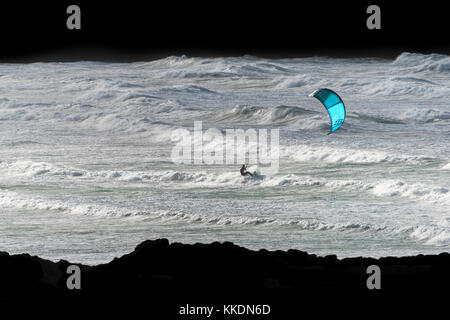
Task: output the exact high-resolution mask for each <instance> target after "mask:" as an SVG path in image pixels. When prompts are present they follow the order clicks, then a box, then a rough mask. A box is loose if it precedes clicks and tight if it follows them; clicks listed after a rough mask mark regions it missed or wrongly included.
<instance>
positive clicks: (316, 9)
mask: <svg viewBox="0 0 450 320" xmlns="http://www.w3.org/2000/svg"><path fill="white" fill-rule="evenodd" d="M71 4H76V5H78V6H79V7H80V8H81V30H68V29H67V27H66V20H67V18H68V17H69V16H70V14H67V13H66V9H67V7H68V6H69V5H71ZM371 4H377V5H378V6H379V7H380V9H381V29H380V30H369V29H368V28H367V27H366V20H367V18H368V17H369V14H367V13H366V10H367V7H368V6H369V5H371ZM325 6H326V10H323V8H324V7H325ZM446 19H447V17H446V11H445V10H443V8H441V5H439V4H432V3H429V5H427V6H418V5H413V4H411V3H409V2H406V1H399V2H396V3H395V4H394V3H385V1H376V2H372V1H370V2H369V1H361V2H358V3H333V2H330V3H328V4H326V3H323V2H320V3H302V4H301V5H299V6H297V7H294V6H292V4H291V3H289V2H287V1H278V2H277V3H276V4H269V5H263V4H257V3H255V4H253V3H251V2H247V3H244V4H242V3H239V2H237V1H229V2H226V3H218V4H217V5H216V7H212V6H211V5H210V4H209V3H208V2H204V1H200V2H196V3H185V4H172V3H156V4H155V3H152V4H149V3H148V4H143V3H139V2H133V1H131V2H128V3H127V6H126V7H123V6H117V5H112V4H109V3H107V2H101V1H100V2H96V3H95V4H94V3H88V2H86V1H82V0H81V1H80V0H79V1H73V2H72V1H71V2H69V1H65V0H64V1H61V2H59V3H57V4H53V3H33V4H28V5H24V4H17V3H16V4H11V3H8V4H5V5H3V6H2V10H1V12H0V30H2V31H1V33H2V50H1V51H0V62H12V63H18V62H44V61H55V62H58V61H80V60H84V61H86V60H94V61H111V62H131V61H147V60H153V59H158V58H162V57H166V56H170V55H183V54H184V55H187V56H199V57H218V56H243V55H252V56H258V57H263V58H292V57H307V56H329V57H340V58H346V57H379V58H388V59H393V58H395V57H396V56H398V55H399V54H400V53H402V52H415V53H425V54H427V53H441V54H450V44H449V42H448V39H447V38H446V37H445V36H444V35H445V34H446V32H447V30H448V25H447V22H446V21H447V20H446Z"/></svg>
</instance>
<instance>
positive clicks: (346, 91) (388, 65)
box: [0, 53, 450, 263]
mask: <svg viewBox="0 0 450 320" xmlns="http://www.w3.org/2000/svg"><path fill="white" fill-rule="evenodd" d="M320 87H329V88H331V89H334V90H335V91H337V92H338V93H339V94H340V96H341V97H342V98H343V99H344V101H345V103H346V106H347V119H346V122H345V123H344V125H343V127H342V128H341V129H340V130H339V131H338V132H336V133H335V134H332V135H327V133H328V130H329V119H328V116H327V114H326V112H325V110H324V109H323V107H322V106H321V104H320V103H319V102H318V101H317V100H315V99H313V98H310V97H308V94H309V93H311V92H312V91H314V90H315V89H317V88H320ZM449 99H450V57H448V56H443V55H418V54H411V53H404V54H402V55H401V56H399V57H398V58H397V59H395V60H394V61H390V60H380V59H350V60H346V59H330V58H307V59H285V60H267V59H260V58H255V57H239V58H215V59H205V58H187V57H168V58H166V59H162V60H157V61H152V62H141V63H130V64H111V63H99V62H77V63H34V64H0V133H1V134H0V145H1V149H0V250H3V251H8V252H11V253H19V252H29V253H32V254H36V255H40V256H42V257H45V258H50V259H54V260H58V259H68V260H71V261H77V262H84V263H98V262H106V261H108V260H110V259H112V258H113V257H114V256H118V255H121V254H124V253H127V252H129V251H131V250H132V249H133V248H134V247H135V246H136V245H137V244H138V243H139V242H140V241H143V240H145V239H154V238H158V237H167V238H168V239H169V240H170V241H180V242H189V243H191V242H211V241H215V240H219V241H225V240H227V241H233V242H235V243H237V244H240V245H244V246H247V247H250V248H253V249H258V248H267V249H288V248H296V249H301V250H306V251H308V252H310V253H316V254H320V255H324V254H337V255H338V256H339V257H348V256H358V255H364V256H375V257H378V256H385V255H410V254H419V253H424V254H426V253H438V252H443V251H449V248H450V226H449V222H450V209H449V205H450V191H449V190H450V183H449V181H450V170H449V169H450V168H449V165H450V147H449V143H448V141H449V138H450V104H449V103H448V101H449ZM194 120H201V121H203V126H204V128H208V127H216V128H218V129H220V130H223V129H226V128H243V129H246V128H278V129H280V154H281V158H280V170H279V172H278V173H277V174H275V175H272V176H265V177H262V178H259V179H248V178H243V177H241V176H240V174H239V171H238V169H239V164H237V165H235V166H227V165H214V166H209V165H187V164H185V165H176V164H174V163H173V162H172V161H171V158H170V155H171V150H172V147H173V146H174V143H173V142H172V141H171V139H170V137H171V134H172V132H173V130H175V129H177V128H187V129H189V130H192V127H193V121H194Z"/></svg>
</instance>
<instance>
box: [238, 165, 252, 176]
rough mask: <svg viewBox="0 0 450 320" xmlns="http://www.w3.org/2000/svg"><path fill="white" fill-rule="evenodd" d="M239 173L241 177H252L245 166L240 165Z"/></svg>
mask: <svg viewBox="0 0 450 320" xmlns="http://www.w3.org/2000/svg"><path fill="white" fill-rule="evenodd" d="M240 171H241V176H247V175H249V176H252V177H253V173H251V172H249V171H247V166H246V165H245V164H243V165H242V167H241V170H240Z"/></svg>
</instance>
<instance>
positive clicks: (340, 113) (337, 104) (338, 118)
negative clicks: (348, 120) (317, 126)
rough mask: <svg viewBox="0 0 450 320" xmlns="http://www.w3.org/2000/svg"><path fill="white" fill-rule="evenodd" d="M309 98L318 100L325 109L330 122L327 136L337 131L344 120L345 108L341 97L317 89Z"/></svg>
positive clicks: (327, 90) (332, 92)
mask: <svg viewBox="0 0 450 320" xmlns="http://www.w3.org/2000/svg"><path fill="white" fill-rule="evenodd" d="M309 96H310V97H315V98H317V99H319V100H320V102H322V103H323V105H324V106H325V108H327V111H328V114H329V115H330V120H331V130H330V132H329V133H328V134H330V133H333V132H335V131H336V130H337V129H339V128H340V127H341V125H342V124H343V123H344V120H345V106H344V101H342V99H341V97H339V96H338V94H337V93H336V92H334V91H333V90H330V89H319V90H316V91H314V92H313V93H311V94H310V95H309Z"/></svg>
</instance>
